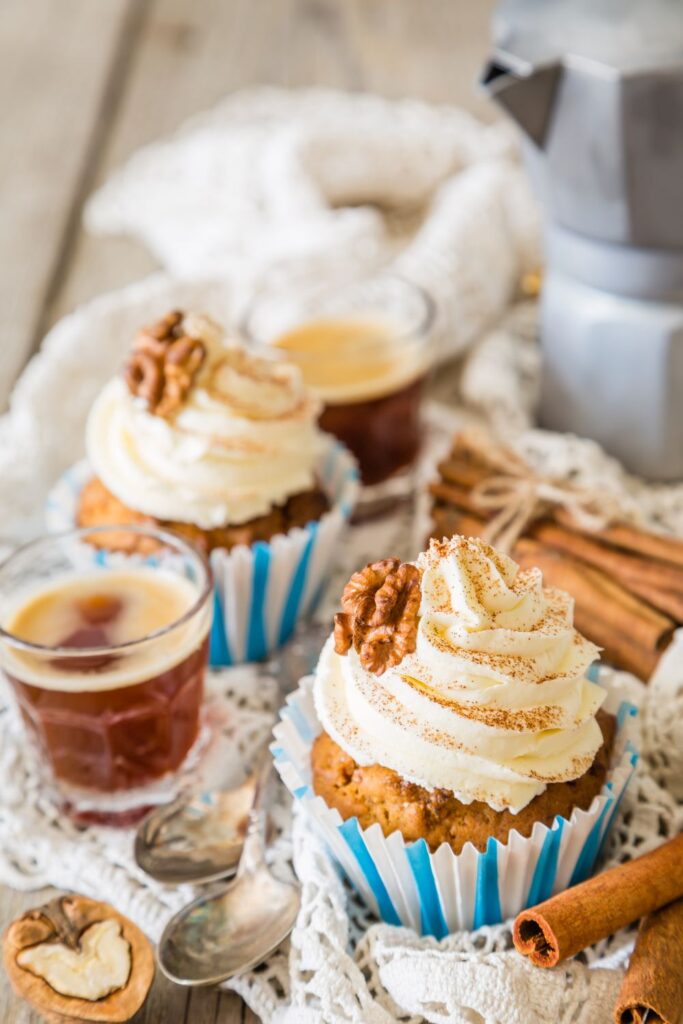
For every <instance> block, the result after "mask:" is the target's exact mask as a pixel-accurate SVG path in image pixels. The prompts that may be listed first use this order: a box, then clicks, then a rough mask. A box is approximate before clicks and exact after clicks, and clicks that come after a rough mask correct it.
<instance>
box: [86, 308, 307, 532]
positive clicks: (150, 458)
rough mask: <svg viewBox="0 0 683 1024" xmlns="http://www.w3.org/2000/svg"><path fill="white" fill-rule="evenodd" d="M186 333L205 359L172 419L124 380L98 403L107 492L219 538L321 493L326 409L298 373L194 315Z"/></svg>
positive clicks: (98, 466)
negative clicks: (220, 530) (317, 489)
mask: <svg viewBox="0 0 683 1024" xmlns="http://www.w3.org/2000/svg"><path fill="white" fill-rule="evenodd" d="M181 329H182V331H183V332H184V333H185V334H187V335H189V336H190V337H192V338H197V339H198V340H200V341H201V342H202V343H203V345H204V347H205V349H206V357H205V359H204V363H203V364H202V367H201V369H200V371H199V373H198V374H197V376H196V378H195V380H194V382H193V385H192V387H191V388H190V391H189V393H188V394H187V395H186V396H185V399H184V401H183V403H182V405H181V407H180V408H179V410H178V411H177V412H176V413H175V414H174V415H173V416H171V417H169V418H165V417H161V416H155V415H153V414H151V413H150V412H148V411H147V409H146V407H145V404H144V402H142V401H141V400H140V399H138V398H136V397H134V396H133V395H132V394H131V393H130V391H129V390H128V388H127V386H126V384H125V382H124V381H123V379H121V378H120V377H118V378H115V379H114V380H112V381H110V382H109V383H108V384H107V385H106V386H105V387H104V389H103V390H102V392H101V393H100V395H99V396H98V398H97V399H96V400H95V403H94V405H93V407H92V409H91V412H90V415H89V417H88V424H87V429H86V447H87V452H88V459H89V461H90V464H91V465H92V467H93V469H94V471H95V473H96V474H97V475H98V476H99V478H100V479H101V480H102V482H103V483H104V485H105V486H106V487H107V488H108V490H110V491H111V493H112V494H114V495H115V496H116V497H117V498H118V499H119V500H120V501H122V502H123V503H124V504H125V505H127V506H128V507H129V508H132V509H134V510H136V511H138V512H143V513H145V514H146V515H150V516H154V517H155V518H156V519H159V520H165V521H175V522H187V523H193V524H194V525H196V526H199V527H201V528H203V529H211V528H214V527H220V526H226V525H239V524H240V523H245V522H247V521H248V520H250V519H253V518H255V517H257V516H261V515H266V514H267V513H268V512H270V510H271V509H272V508H273V506H274V505H278V504H280V503H281V502H284V501H286V500H287V498H289V497H290V496H291V495H293V494H296V493H298V492H300V491H306V490H309V489H310V488H312V487H313V486H315V482H316V481H315V468H316V463H317V461H318V458H319V455H320V452H321V450H322V446H323V440H324V435H323V434H322V432H321V431H320V430H319V429H318V426H317V419H318V415H319V413H320V403H319V401H318V400H317V399H316V398H314V397H313V396H312V395H311V394H310V393H309V392H308V391H307V390H306V388H305V386H304V383H303V380H302V377H301V373H300V372H299V370H298V369H297V367H295V366H292V365H291V364H288V363H285V362H284V361H282V360H276V359H266V358H263V357H260V356H257V355H255V354H254V353H251V352H249V351H248V350H247V349H245V348H244V347H243V346H242V345H239V344H237V343H235V342H229V341H227V340H226V339H225V337H224V335H223V333H222V331H221V329H220V328H219V327H218V326H217V325H216V324H215V323H214V322H213V321H212V320H210V319H209V318H208V317H204V316H200V315H198V314H186V315H185V317H184V319H183V322H182V325H181Z"/></svg>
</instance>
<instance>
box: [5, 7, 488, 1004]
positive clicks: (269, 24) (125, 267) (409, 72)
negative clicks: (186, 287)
mask: <svg viewBox="0 0 683 1024" xmlns="http://www.w3.org/2000/svg"><path fill="white" fill-rule="evenodd" d="M493 6H494V4H493V0H2V4H0V96H1V97H2V100H3V102H2V114H1V116H0V195H1V196H2V200H1V202H0V337H1V338H2V342H1V343H0V409H1V408H2V407H3V406H4V405H5V404H6V402H7V398H8V394H9V390H10V388H11V384H12V382H13V381H14V379H15V378H16V376H17V375H18V373H19V372H20V371H21V369H22V367H23V366H24V365H25V363H26V361H27V360H28V359H29V358H30V356H31V354H32V353H33V352H34V351H35V350H36V349H37V348H38V346H39V345H40V342H41V339H42V337H43V335H44V334H45V331H46V329H47V328H48V327H49V326H50V325H51V324H52V323H54V321H55V320H56V319H58V318H59V317H60V316H62V315H63V314H64V313H67V312H69V311H70V310H72V309H73V308H74V306H76V305H77V304H78V303H80V302H82V301H84V300H86V299H90V298H92V297H93V296H95V295H97V294H98V293H100V292H102V291H106V290H109V289H112V288H116V287H119V286H121V285H124V284H127V283H128V282H130V281H133V280H135V279H137V278H140V277H143V276H144V275H145V274H147V273H149V272H150V271H151V270H153V269H155V263H154V260H153V259H152V257H151V256H150V255H149V254H148V253H146V252H145V251H144V250H143V249H142V248H141V247H140V246H138V245H137V244H136V243H133V242H130V241H126V240H122V239H93V238H89V237H88V236H87V235H85V234H84V233H83V231H82V230H81V226H80V219H81V210H82V206H83V202H84V200H85V198H86V197H87V195H88V194H89V193H90V192H91V191H92V190H93V188H95V187H96V186H97V185H98V184H99V183H100V182H101V181H103V180H104V179H105V178H106V177H107V175H108V173H109V172H110V171H111V170H112V168H114V167H116V166H118V165H119V164H121V163H122V161H124V160H125V159H126V158H127V157H128V156H129V154H130V153H132V152H133V151H134V150H135V149H137V148H138V147H139V146H141V145H143V144H144V143H146V142H148V141H150V140H151V139H154V138H156V137H158V136H161V135H164V134H166V133H168V132H170V131H171V130H173V129H174V128H176V127H177V126H178V125H179V124H180V122H181V121H182V120H183V119H185V118H186V117H188V116H190V115H191V114H194V113H196V112H198V111H201V110H203V109H205V108H207V107H209V106H211V105H212V104H213V103H215V102H216V101H217V100H219V99H221V98H222V97H223V96H224V95H225V94H226V93H228V92H230V91H232V90H234V89H239V88H241V87H243V86H248V85H253V84H257V83H270V84H274V85H281V86H291V87H300V86H307V85H327V86H334V87H338V88H343V89H350V90H362V91H370V92H378V93H381V94H383V95H385V96H390V97H401V96H417V97H420V98H422V99H425V100H429V101H433V102H439V103H442V102H445V103H455V104H460V105H461V106H464V107H467V108H469V109H470V110H472V111H474V112H475V113H477V114H479V115H481V116H482V117H484V118H486V119H490V118H492V117H493V116H494V114H493V111H492V109H491V107H490V106H489V105H488V103H487V102H486V100H484V99H483V98H482V97H481V96H479V95H477V93H476V89H475V84H474V83H475V81H476V77H477V73H478V70H479V68H480V66H481V62H482V60H483V57H484V55H485V53H486V50H487V47H488V39H489V21H490V16H491V11H492V9H493ZM48 896H49V893H45V892H34V893H28V894H20V893H15V892H11V891H10V890H7V889H4V890H3V889H2V888H0V930H3V929H4V927H5V925H6V924H7V923H8V922H9V921H11V920H12V918H13V917H15V916H16V915H18V914H19V913H21V911H22V910H23V909H25V908H26V907H29V906H35V905H37V904H39V903H41V902H43V901H44V899H45V898H47V897H48ZM38 1020H39V1017H38V1016H37V1015H36V1014H34V1013H32V1012H31V1010H30V1009H29V1008H28V1006H27V1005H26V1004H24V1003H21V1002H19V1001H18V1000H16V999H15V998H14V996H13V995H12V993H11V991H10V989H9V985H8V984H7V979H6V977H5V975H4V972H2V973H0V1021H1V1022H2V1024H36V1022H37V1021H38ZM135 1020H136V1024H248V1022H254V1021H256V1020H257V1018H256V1017H255V1016H254V1014H252V1013H251V1012H250V1011H249V1010H248V1009H247V1008H246V1006H244V1004H243V1003H242V1002H241V1000H240V999H238V998H237V996H234V995H230V994H226V993H219V992H218V991H217V990H215V989H209V990H194V991H192V992H189V991H187V990H185V989H181V988H178V987H175V986H173V985H171V984H170V983H168V982H166V981H165V980H163V979H161V978H157V980H156V982H155V984H154V988H153V990H152V994H151V996H150V998H149V1000H148V1002H147V1004H146V1006H145V1007H144V1008H143V1010H142V1011H141V1012H140V1014H139V1015H138V1016H137V1017H136V1018H135Z"/></svg>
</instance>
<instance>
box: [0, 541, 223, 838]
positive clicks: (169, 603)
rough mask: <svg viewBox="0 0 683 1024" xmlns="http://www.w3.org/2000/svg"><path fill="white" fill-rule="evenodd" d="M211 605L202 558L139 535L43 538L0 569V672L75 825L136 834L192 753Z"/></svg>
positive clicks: (184, 548)
mask: <svg viewBox="0 0 683 1024" xmlns="http://www.w3.org/2000/svg"><path fill="white" fill-rule="evenodd" d="M114 550H117V551H118V552H119V553H113V551H114ZM122 550H125V551H127V552H128V554H121V553H120V552H121V551H122ZM211 595H212V580H211V573H210V570H209V567H208V564H207V563H206V561H205V560H204V558H203V556H202V555H201V554H199V553H198V552H197V551H195V550H194V549H193V548H192V547H190V546H189V545H188V544H186V543H185V542H184V541H182V540H180V538H178V537H175V536H173V535H171V534H169V533H165V532H164V531H159V530H153V529H147V528H138V527H130V528H128V527H126V528H125V529H120V528H112V527H104V528H93V529H82V530H74V531H70V532H69V533H66V534H61V535H56V536H53V537H46V538H42V539H39V540H36V541H33V542H31V543H30V544H27V545H25V546H24V547H22V548H20V549H19V550H18V551H16V552H15V553H14V554H12V555H10V557H9V558H8V559H6V561H4V562H3V563H2V564H1V565H0V664H1V665H2V669H3V671H4V674H5V677H6V678H7V680H8V681H9V684H10V687H11V690H12V691H13V694H14V697H15V699H16V702H17V705H18V708H19V711H20V713H21V717H22V719H23V721H24V724H25V726H26V728H27V730H28V735H29V738H30V739H31V741H32V743H33V745H34V747H35V748H36V749H37V751H38V755H39V758H40V761H41V764H42V767H43V768H44V769H45V774H46V775H47V778H48V779H49V781H50V782H51V783H53V784H54V785H55V786H56V789H57V791H58V794H59V796H60V798H61V801H62V802H63V804H64V805H65V806H66V807H67V809H68V810H69V812H70V813H71V814H72V815H73V816H74V817H75V818H77V819H78V820H83V821H99V822H106V823H110V824H124V823H129V822H131V821H134V820H135V818H136V817H137V816H139V815H140V814H141V813H143V812H144V810H146V809H147V808H148V807H149V806H150V804H152V803H155V802H157V800H158V799H159V798H160V796H159V793H160V792H161V791H162V790H163V789H164V785H162V783H163V784H166V783H169V782H170V781H172V776H173V774H174V773H176V772H177V771H178V769H179V768H180V767H181V765H182V764H183V762H184V761H185V759H186V757H187V755H188V753H189V752H190V750H191V749H192V748H193V747H194V746H195V744H196V743H197V740H198V736H199V732H200V708H201V704H202V697H203V685H204V673H205V669H206V664H207V658H208V643H209V627H210V625H211V614H212V601H211ZM155 787H156V788H155ZM165 798H166V799H168V794H167V793H166V797H165Z"/></svg>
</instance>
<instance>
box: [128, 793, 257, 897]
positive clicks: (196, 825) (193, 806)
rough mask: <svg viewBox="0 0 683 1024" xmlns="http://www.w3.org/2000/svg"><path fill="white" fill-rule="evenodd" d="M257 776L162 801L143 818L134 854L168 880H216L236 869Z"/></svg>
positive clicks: (150, 872) (177, 882) (152, 873)
mask: <svg viewBox="0 0 683 1024" xmlns="http://www.w3.org/2000/svg"><path fill="white" fill-rule="evenodd" d="M255 787H256V779H255V777H254V776H250V777H249V778H248V779H245V781H244V782H243V783H242V785H240V786H237V787H236V788H235V789H230V790H225V791H223V792H217V793H201V794H198V795H197V796H194V797H191V798H189V799H179V800H174V801H173V802H172V803H170V804H165V805H164V806H163V807H158V808H156V809H155V810H154V811H152V812H151V814H149V815H148V816H147V817H146V818H145V819H144V821H142V822H141V824H140V827H139V828H138V831H137V834H136V836H135V848H134V852H135V860H136V862H137V864H138V866H139V867H141V868H142V870H143V871H145V872H146V874H148V875H150V876H151V877H152V878H154V879H156V880H157V881H158V882H163V883H165V884H166V885H180V884H182V883H184V882H190V883H194V884H197V883H199V882H213V881H216V880H218V879H220V878H227V877H229V876H230V875H234V873H235V871H236V870H237V865H238V863H239V859H240V855H241V853H242V847H243V845H244V838H245V835H246V833H247V827H248V824H249V812H250V810H251V806H252V804H253V801H254V792H255Z"/></svg>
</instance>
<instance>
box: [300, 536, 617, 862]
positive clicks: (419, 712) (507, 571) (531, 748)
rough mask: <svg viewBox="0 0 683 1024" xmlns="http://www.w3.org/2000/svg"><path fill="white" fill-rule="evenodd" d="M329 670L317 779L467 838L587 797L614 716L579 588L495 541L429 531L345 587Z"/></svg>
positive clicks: (351, 804) (381, 812) (458, 839)
mask: <svg viewBox="0 0 683 1024" xmlns="http://www.w3.org/2000/svg"><path fill="white" fill-rule="evenodd" d="M342 607H343V609H344V611H343V612H342V613H340V614H339V615H337V619H336V623H335V638H334V641H333V642H332V641H331V642H330V643H328V645H327V647H326V648H325V650H324V652H323V654H322V657H321V660H320V664H319V666H318V674H317V678H316V688H315V700H316V709H317V711H318V716H319V718H320V721H321V724H322V725H323V728H324V730H325V732H323V733H322V734H321V735H320V736H319V737H318V739H317V740H316V743H315V745H314V748H313V755H312V756H313V788H314V789H315V791H316V793H319V794H320V795H321V796H323V797H324V798H325V800H326V801H327V803H328V804H330V806H332V807H336V808H337V809H338V810H339V811H340V813H341V814H342V816H343V817H350V816H353V815H355V816H357V817H358V819H359V821H360V822H361V824H362V825H364V826H367V825H370V824H371V823H372V822H373V821H377V822H379V824H380V825H381V826H382V828H383V830H384V831H385V833H386V834H390V833H391V832H392V831H395V830H396V829H399V830H400V831H401V832H402V833H403V835H404V836H405V837H406V838H407V839H418V838H421V837H423V838H424V839H426V840H427V842H428V844H429V845H430V847H432V848H433V849H436V848H437V847H438V846H439V845H440V844H441V843H442V842H447V843H449V845H450V846H451V847H452V848H453V849H454V851H455V852H456V853H459V852H460V850H461V849H462V847H463V846H464V845H465V843H467V842H472V843H473V844H474V845H475V846H476V847H477V848H478V849H485V848H486V844H487V842H488V839H489V837H490V836H493V837H494V838H495V839H498V840H499V841H501V842H505V840H506V839H507V836H508V833H509V831H510V829H511V828H516V829H517V830H518V831H519V832H521V834H522V835H528V834H529V833H530V832H531V830H532V828H533V826H534V824H535V823H536V822H537V821H541V822H543V823H544V824H546V825H551V824H552V822H553V821H554V819H555V817H556V816H557V815H558V814H560V815H562V816H563V817H569V816H570V815H571V813H572V811H573V810H574V808H575V807H581V808H584V809H585V808H586V807H588V806H589V805H590V803H591V801H592V800H593V797H594V796H595V795H596V794H597V793H599V791H600V789H601V787H602V785H603V783H604V781H605V777H606V774H607V766H608V763H609V755H610V753H611V748H612V743H613V737H614V719H613V717H612V716H610V715H607V714H606V713H604V712H603V713H600V711H599V708H600V705H601V704H602V702H603V700H604V698H605V691H604V690H603V689H602V688H601V687H600V686H597V685H596V684H595V683H592V682H590V681H589V680H588V679H587V678H586V675H585V672H586V669H587V668H588V666H589V665H590V663H591V662H593V661H594V660H595V659H596V658H597V656H598V653H599V652H598V648H597V647H595V645H594V644H592V643H590V642H589V641H588V640H585V639H584V638H583V637H582V636H581V635H580V634H579V633H578V632H577V631H576V630H575V629H574V627H573V625H572V599H571V598H570V597H569V595H568V594H566V593H565V592H564V591H561V590H552V589H550V588H544V587H543V585H542V578H541V573H540V570H538V569H531V570H526V571H524V570H519V569H518V567H517V565H516V564H515V562H513V561H512V559H510V558H508V557H507V556H506V555H503V554H501V553H500V552H497V551H495V550H494V549H493V548H491V547H489V546H488V545H486V544H484V543H483V541H481V540H478V539H474V538H469V537H459V536H456V537H454V538H453V539H452V540H450V541H443V542H437V541H432V542H431V544H430V548H429V551H427V552H426V553H425V554H422V555H420V557H419V558H418V560H417V564H416V565H411V564H404V565H401V564H400V563H399V561H398V559H386V560H385V561H383V562H376V563H374V565H370V566H367V567H366V568H365V569H364V570H362V571H361V572H359V573H356V574H355V575H354V576H353V577H352V578H351V580H350V581H349V583H348V584H347V586H346V588H345V590H344V596H343V598H342Z"/></svg>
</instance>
